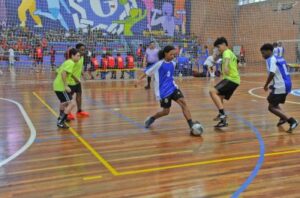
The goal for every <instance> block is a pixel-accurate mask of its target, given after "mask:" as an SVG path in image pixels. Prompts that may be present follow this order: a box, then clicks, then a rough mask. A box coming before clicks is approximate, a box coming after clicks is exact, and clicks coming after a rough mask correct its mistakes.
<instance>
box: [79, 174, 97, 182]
mask: <svg viewBox="0 0 300 198" xmlns="http://www.w3.org/2000/svg"><path fill="white" fill-rule="evenodd" d="M82 179H83V180H84V181H88V180H96V179H102V176H101V175H98V176H91V177H83V178H82Z"/></svg>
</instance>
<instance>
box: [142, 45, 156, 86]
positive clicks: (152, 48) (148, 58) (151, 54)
mask: <svg viewBox="0 0 300 198" xmlns="http://www.w3.org/2000/svg"><path fill="white" fill-rule="evenodd" d="M158 52H159V49H158V48H157V47H156V45H155V43H154V41H151V42H150V44H149V47H148V48H147V50H146V54H145V56H144V61H143V66H144V67H146V69H149V68H150V67H151V66H152V65H153V64H155V63H156V62H157V61H158V60H159V59H158ZM150 84H151V77H150V76H148V78H147V85H146V86H145V89H150Z"/></svg>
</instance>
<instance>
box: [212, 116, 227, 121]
mask: <svg viewBox="0 0 300 198" xmlns="http://www.w3.org/2000/svg"><path fill="white" fill-rule="evenodd" d="M226 118H227V115H222V114H219V115H217V117H215V118H214V121H220V120H222V119H226Z"/></svg>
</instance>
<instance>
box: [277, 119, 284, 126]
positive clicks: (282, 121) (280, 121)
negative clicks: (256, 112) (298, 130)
mask: <svg viewBox="0 0 300 198" xmlns="http://www.w3.org/2000/svg"><path fill="white" fill-rule="evenodd" d="M285 123H286V120H282V119H280V120H279V121H278V123H277V127H280V126H281V125H283V124H285Z"/></svg>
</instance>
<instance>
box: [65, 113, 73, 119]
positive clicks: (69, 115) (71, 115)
mask: <svg viewBox="0 0 300 198" xmlns="http://www.w3.org/2000/svg"><path fill="white" fill-rule="evenodd" d="M67 119H68V120H75V116H74V115H73V114H72V113H70V114H68V117H67Z"/></svg>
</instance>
